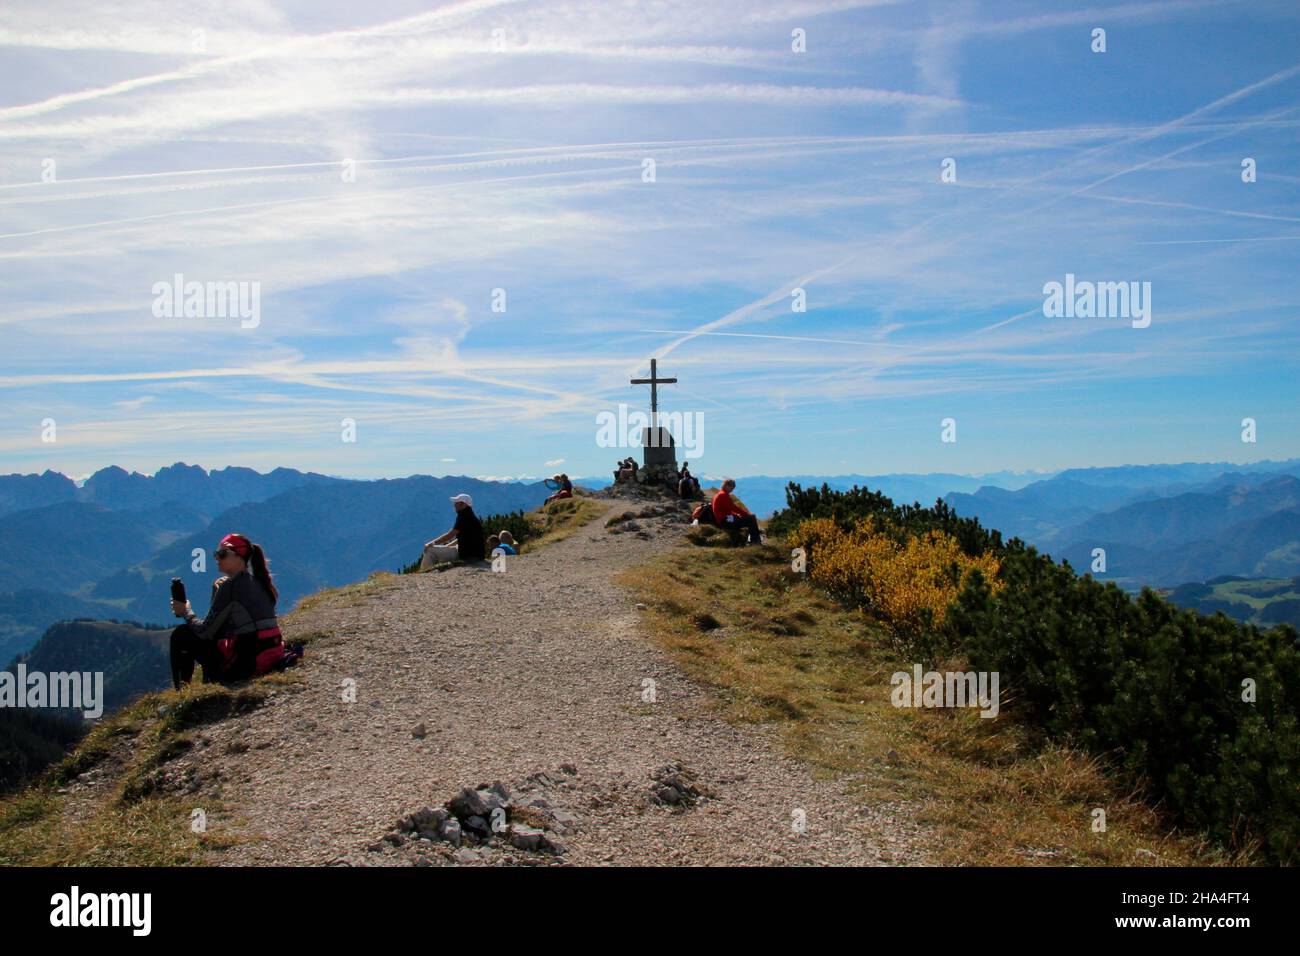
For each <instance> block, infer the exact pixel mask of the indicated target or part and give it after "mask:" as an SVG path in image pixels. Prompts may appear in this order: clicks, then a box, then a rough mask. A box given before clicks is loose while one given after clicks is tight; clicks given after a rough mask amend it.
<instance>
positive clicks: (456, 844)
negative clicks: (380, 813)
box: [384, 765, 577, 862]
mask: <svg viewBox="0 0 1300 956" xmlns="http://www.w3.org/2000/svg"><path fill="white" fill-rule="evenodd" d="M569 771H572V774H576V773H577V768H576V767H573V766H572V765H566V767H565V770H564V771H563V772H565V773H568V772H569ZM560 779H561V778H559V777H558V776H556V775H552V774H547V773H545V772H542V773H537V774H533V776H532V777H530V778H529V779H528V781H527V782H525V783H524V784H523V785H521V786H520V787H518V788H517V789H518V790H519V791H520V792H519V794H518V795H515V794H513V793H512V792H511V789H510V787H508V786H507V785H506V784H504V783H502V782H501V781H500V780H498V781H496V782H495V783H493V784H490V785H489V784H479V786H477V787H475V788H470V787H466V788H464V789H463V790H461V791H460V792H459V793H458V794H456V795H455V796H454V797H452V798H451V799H450V800H448V801H447V802H446V803H445V804H444V805H443V806H441V807H423V808H421V809H419V810H417V811H415V812H414V813H412V814H409V815H407V816H405V817H403V818H402V819H400V820H398V821H397V826H396V828H395V830H394V832H392V833H389V834H388V835H386V836H385V837H384V841H385V842H387V843H390V844H392V845H393V846H397V847H400V846H402V845H403V844H405V843H406V842H407V841H429V842H434V843H443V844H447V845H448V846H449V847H450V848H453V849H455V850H457V853H456V859H457V860H458V861H462V862H469V861H470V859H471V857H472V858H473V859H483V857H482V856H481V853H482V850H480V852H479V853H477V854H469V853H462V852H461V851H462V850H464V849H467V848H471V847H480V848H483V849H493V848H498V847H513V848H514V849H516V850H522V851H524V852H529V853H549V854H553V855H556V856H558V855H560V854H562V853H564V852H565V847H564V843H563V842H562V841H561V839H560V837H561V836H565V835H568V834H570V833H572V832H574V830H575V829H576V825H577V821H576V820H575V819H574V817H573V816H572V815H570V814H568V813H566V812H565V811H564V810H561V809H559V808H557V807H555V806H554V805H553V804H552V803H551V801H550V800H549V799H548V798H547V797H546V795H545V794H544V793H535V792H534V791H536V790H537V789H538V787H539V786H556V785H559V783H560ZM462 857H463V859H462Z"/></svg>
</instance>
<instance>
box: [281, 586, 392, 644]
mask: <svg viewBox="0 0 1300 956" xmlns="http://www.w3.org/2000/svg"><path fill="white" fill-rule="evenodd" d="M400 582H401V575H398V574H393V573H392V572H390V571H375V572H373V573H372V574H371V575H370V577H368V578H366V579H365V580H364V581H357V582H356V583H354V584H345V585H343V586H342V587H337V588H326V589H325V590H323V591H317V592H316V593H315V594H309V595H307V597H305V598H303V599H302V600H301V601H299V602H298V603H297V605H296V606H295V607H294V609H293V613H294V614H300V613H302V612H303V611H313V610H318V609H320V608H322V607H352V606H354V605H357V604H361V603H362V602H364V601H366V600H367V599H369V598H371V597H374V596H375V595H377V594H382V593H383V592H384V591H388V590H391V589H392V588H394V587H397V586H398V584H399V583H400ZM289 639H290V640H298V638H297V637H296V636H290V637H289Z"/></svg>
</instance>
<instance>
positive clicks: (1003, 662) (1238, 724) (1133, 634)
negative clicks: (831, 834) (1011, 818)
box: [769, 484, 1300, 864]
mask: <svg viewBox="0 0 1300 956" xmlns="http://www.w3.org/2000/svg"><path fill="white" fill-rule="evenodd" d="M786 500H787V502H788V504H789V508H788V509H787V510H786V511H784V512H782V513H781V514H780V515H778V516H776V517H775V518H773V520H772V524H771V525H769V527H773V526H779V525H778V522H790V524H791V526H793V525H794V524H797V523H798V521H802V520H804V519H805V518H809V517H826V518H831V519H832V520H834V521H836V522H837V523H841V524H845V525H847V524H848V523H850V522H851V521H852V520H854V519H855V518H856V517H857V516H859V515H861V514H876V515H879V516H881V517H882V518H883V519H885V521H886V522H888V523H892V524H893V526H894V527H895V529H896V530H897V531H898V532H899V533H906V534H917V533H920V532H921V531H924V530H928V529H930V528H940V529H943V530H945V531H947V532H948V533H949V534H952V535H953V536H954V537H956V538H957V539H958V541H960V542H962V547H963V550H965V549H967V548H971V547H975V546H982V547H985V548H987V549H989V550H991V551H993V552H994V553H995V554H997V555H998V557H999V559H1000V568H999V571H998V574H997V580H998V582H999V583H1000V585H1001V587H1000V589H999V590H998V592H997V593H996V594H994V591H993V588H992V587H991V586H990V582H989V581H988V580H986V579H985V578H984V577H982V576H981V575H980V574H979V573H978V572H975V573H973V574H972V575H971V577H970V578H969V579H968V581H967V583H966V585H965V587H964V588H963V589H962V590H961V591H960V592H959V593H958V595H957V598H956V600H955V601H954V602H953V604H952V605H951V606H950V607H949V609H948V613H947V615H946V617H945V619H944V624H943V626H942V627H941V628H939V629H937V630H931V631H929V632H927V633H926V634H924V635H922V636H921V637H920V638H919V639H918V640H917V641H916V642H915V643H914V644H913V645H911V647H910V649H911V650H913V651H914V652H915V653H917V654H918V655H921V656H923V657H924V658H925V659H927V660H928V661H930V662H932V663H938V662H940V661H942V660H945V659H949V658H951V657H953V656H959V657H961V658H964V659H965V660H966V661H968V662H969V666H970V667H971V668H973V669H975V670H982V671H997V672H998V673H999V674H1000V679H1001V685H1002V690H1003V696H1004V698H1005V699H1006V701H1007V704H1006V705H1005V706H1006V708H1007V710H1006V712H1007V713H1008V714H1009V715H1010V714H1014V715H1015V717H1016V718H1017V719H1019V720H1021V721H1023V722H1024V723H1025V724H1026V725H1027V726H1029V727H1032V728H1037V730H1038V731H1039V734H1040V737H1041V738H1042V739H1048V738H1050V739H1054V740H1063V741H1068V742H1070V743H1072V744H1073V745H1075V746H1078V747H1080V748H1082V749H1086V750H1088V751H1090V752H1092V753H1095V754H1098V755H1101V756H1102V757H1103V758H1105V759H1106V760H1107V761H1108V763H1109V764H1110V765H1111V766H1112V768H1113V770H1114V772H1115V773H1116V774H1118V775H1119V776H1120V777H1122V778H1123V779H1124V780H1125V781H1126V782H1128V783H1129V784H1131V785H1133V786H1135V787H1139V788H1141V789H1143V790H1144V791H1145V792H1146V794H1147V795H1148V797H1150V798H1151V799H1153V800H1155V801H1158V802H1160V803H1162V804H1163V805H1164V807H1165V808H1166V809H1167V810H1168V811H1169V813H1170V814H1171V816H1172V818H1173V819H1174V821H1175V822H1176V823H1178V824H1179V825H1183V826H1189V827H1194V828H1197V829H1199V830H1203V831H1204V832H1206V833H1207V834H1208V835H1210V836H1211V837H1212V838H1214V839H1216V840H1218V841H1219V842H1221V843H1223V844H1225V845H1227V846H1230V847H1246V846H1251V845H1258V846H1259V847H1260V848H1261V849H1262V851H1263V853H1264V854H1265V855H1266V856H1267V857H1268V858H1269V859H1271V860H1274V861H1276V862H1281V863H1288V864H1289V863H1295V862H1297V861H1300V645H1298V643H1297V636H1296V631H1295V629H1294V628H1292V627H1290V626H1288V625H1279V626H1277V627H1274V628H1272V629H1270V630H1261V629H1260V628H1259V627H1257V626H1255V625H1245V624H1239V623H1237V622H1235V621H1233V620H1231V619H1229V618H1228V617H1226V616H1224V615H1222V614H1216V615H1215V616H1213V617H1206V616H1204V615H1201V614H1198V613H1196V612H1195V611H1188V610H1182V609H1180V608H1178V607H1176V606H1175V605H1173V604H1171V603H1170V602H1168V601H1166V600H1164V599H1163V598H1161V597H1159V596H1158V595H1156V594H1155V593H1154V592H1153V591H1151V590H1149V589H1144V590H1143V591H1142V593H1141V594H1140V595H1139V596H1138V597H1137V598H1133V597H1131V596H1129V595H1128V594H1126V593H1125V592H1124V591H1122V590H1120V589H1119V588H1118V587H1116V586H1115V585H1114V584H1110V583H1106V584H1102V583H1100V582H1098V581H1095V580H1094V579H1093V578H1091V577H1090V576H1087V575H1085V576H1083V577H1079V576H1078V575H1076V574H1075V572H1074V571H1073V569H1072V568H1071V567H1070V566H1069V564H1068V563H1061V564H1056V563H1055V562H1053V561H1052V560H1051V559H1050V558H1049V557H1047V556H1046V555H1042V554H1039V553H1038V551H1037V550H1036V549H1034V548H1032V547H1027V546H1025V545H1024V543H1023V542H1022V541H1020V540H1019V539H1012V540H1011V541H1009V542H1007V543H1006V544H1005V545H1003V544H1002V542H1001V538H1000V535H999V534H998V533H997V532H996V531H986V530H985V529H983V528H981V527H980V526H979V523H978V522H976V521H972V520H971V519H964V518H959V517H957V515H956V514H955V513H954V512H953V511H952V510H951V509H950V508H948V507H947V506H946V505H944V504H943V502H938V503H936V505H935V507H934V508H921V507H920V506H919V505H917V506H904V507H902V508H899V507H897V506H895V505H894V504H893V502H891V501H890V500H889V499H888V498H886V497H885V496H884V495H881V494H879V493H878V492H871V491H867V490H865V489H858V488H854V489H853V490H852V491H851V492H834V491H831V490H830V489H829V488H827V487H826V486H825V485H823V486H822V488H821V489H820V490H816V489H812V490H803V489H800V488H799V487H798V486H797V485H794V484H791V485H790V486H789V488H788V489H787V491H786ZM967 553H968V554H969V553H971V552H970V551H967ZM1246 679H1251V680H1253V681H1254V682H1255V692H1256V695H1257V698H1256V700H1255V701H1254V702H1253V703H1248V702H1245V701H1243V700H1242V694H1243V687H1242V683H1243V681H1245V680H1246Z"/></svg>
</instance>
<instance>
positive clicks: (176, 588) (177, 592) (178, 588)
mask: <svg viewBox="0 0 1300 956" xmlns="http://www.w3.org/2000/svg"><path fill="white" fill-rule="evenodd" d="M172 600H173V601H180V602H181V603H182V604H184V603H185V582H184V581H182V580H181V579H180V578H172Z"/></svg>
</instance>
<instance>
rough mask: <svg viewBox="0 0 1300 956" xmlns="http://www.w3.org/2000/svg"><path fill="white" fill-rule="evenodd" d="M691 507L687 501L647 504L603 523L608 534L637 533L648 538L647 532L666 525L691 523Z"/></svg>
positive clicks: (613, 516) (611, 517) (614, 516)
mask: <svg viewBox="0 0 1300 956" xmlns="http://www.w3.org/2000/svg"><path fill="white" fill-rule="evenodd" d="M692 510H693V507H692V505H691V503H690V502H689V501H680V500H675V501H666V502H664V503H662V504H649V505H646V506H645V507H644V508H642V509H641V510H640V511H624V512H623V513H622V514H617V515H612V516H610V517H609V518H608V519H606V521H605V527H606V528H607V529H608V530H609V533H610V534H622V533H624V532H625V531H631V532H635V533H637V534H638V535H639V536H640V537H642V538H648V537H649V536H650V535H649V533H648V531H649V530H657V529H662V528H663V527H664V526H666V525H673V524H680V525H688V524H690V523H691V511H692Z"/></svg>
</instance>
